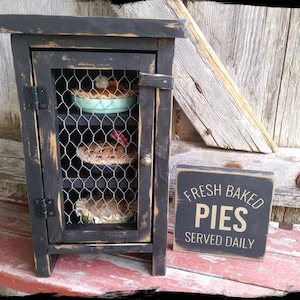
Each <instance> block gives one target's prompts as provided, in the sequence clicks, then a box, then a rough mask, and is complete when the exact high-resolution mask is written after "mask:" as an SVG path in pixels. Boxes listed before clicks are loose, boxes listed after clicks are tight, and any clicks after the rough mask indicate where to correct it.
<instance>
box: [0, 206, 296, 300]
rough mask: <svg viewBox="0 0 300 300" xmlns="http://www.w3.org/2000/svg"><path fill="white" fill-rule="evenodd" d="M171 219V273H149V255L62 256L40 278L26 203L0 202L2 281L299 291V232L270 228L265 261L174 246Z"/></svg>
mask: <svg viewBox="0 0 300 300" xmlns="http://www.w3.org/2000/svg"><path fill="white" fill-rule="evenodd" d="M173 224H174V222H173V216H172V212H171V217H170V222H169V236H168V239H169V245H168V250H167V274H166V276H164V277H154V276H151V275H150V267H151V265H150V262H149V261H147V257H146V256H133V255H130V256H129V255H128V256H126V255H123V256H122V255H108V254H103V253H100V254H97V255H96V254H81V255H60V256H59V259H58V261H57V263H56V265H55V268H54V271H53V274H52V276H51V277H50V278H37V277H36V276H35V270H34V263H33V248H32V240H31V236H30V233H31V232H30V231H31V230H30V223H29V214H28V207H26V206H24V205H20V204H14V203H8V202H1V201H0V240H1V244H0V285H1V286H5V287H8V288H12V289H17V290H20V291H23V292H27V293H30V294H36V293H58V294H59V295H68V296H101V295H102V296H103V295H105V293H111V292H118V291H122V293H133V292H135V291H137V290H143V289H157V290H159V291H170V292H189V293H191V292H192V293H209V294H222V295H227V296H237V297H260V296H265V295H281V294H283V293H285V292H290V291H300V280H299V274H300V271H299V270H300V231H292V230H291V231H287V230H283V229H276V228H274V227H271V226H270V229H269V235H268V242H267V251H266V255H265V258H264V260H263V261H253V260H246V259H237V258H226V257H221V256H210V255H206V254H205V255H204V254H200V253H190V252H189V253H184V252H175V251H173V250H172V243H173V240H172V239H173V236H172V233H173Z"/></svg>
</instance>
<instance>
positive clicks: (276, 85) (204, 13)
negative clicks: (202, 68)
mask: <svg viewBox="0 0 300 300" xmlns="http://www.w3.org/2000/svg"><path fill="white" fill-rule="evenodd" d="M187 8H188V10H189V12H190V14H191V15H192V16H193V18H194V20H195V22H196V23H197V24H198V26H199V27H200V28H201V30H202V32H203V34H204V35H205V37H206V38H207V40H208V42H209V43H210V44H211V46H212V48H213V49H214V51H215V52H216V54H217V55H218V57H220V60H221V61H222V63H223V64H224V66H225V67H226V69H227V70H228V72H229V73H230V75H231V76H232V78H233V80H234V81H235V82H236V84H237V85H238V86H239V88H240V90H241V91H242V92H243V93H244V95H245V98H246V99H247V100H248V102H249V104H250V105H251V107H252V108H253V110H254V112H255V114H256V116H257V117H258V119H259V120H260V121H261V122H262V124H263V125H264V126H265V127H266V129H267V131H268V132H269V133H270V134H271V136H272V137H273V138H274V140H275V142H276V143H278V145H279V146H281V147H298V146H299V145H300V144H299V141H300V139H299V135H298V141H297V142H296V141H295V138H294V137H296V136H297V135H295V133H293V132H291V130H292V128H289V129H288V130H287V131H288V134H285V135H284V133H283V132H282V135H281V134H280V132H279V129H280V127H281V126H282V125H283V126H284V127H287V126H288V124H289V125H290V126H291V127H294V128H297V127H298V126H297V122H296V119H294V115H296V113H297V111H298V108H295V107H294V108H293V109H294V112H293V114H292V119H290V117H291V114H289V113H288V114H289V118H285V119H283V116H282V113H283V112H284V111H285V112H287V111H288V108H287V107H285V105H284V102H285V101H288V102H289V103H290V102H292V103H293V102H296V101H297V100H296V99H297V98H298V97H295V96H296V95H295V94H294V92H295V87H296V84H294V87H293V89H294V92H292V91H290V94H289V95H287V97H285V95H284V94H283V92H284V91H285V92H287V90H288V89H289V85H290V83H289V81H288V80H285V79H283V78H282V77H286V76H289V77H290V78H291V79H292V80H296V81H298V80H297V78H298V75H297V74H298V72H297V69H298V67H297V61H298V60H294V62H293V67H292V68H286V67H285V66H284V62H285V64H289V63H291V62H292V60H291V59H290V58H292V57H290V58H289V57H286V51H287V46H286V45H287V43H288V46H290V49H289V48H288V50H289V52H290V54H289V55H290V56H292V55H296V53H297V47H298V46H299V45H298V44H299V43H298V40H299V33H297V31H298V28H299V26H297V25H296V24H297V21H296V20H295V19H291V17H290V14H291V12H292V11H295V12H296V11H297V10H296V9H291V8H284V7H280V8H278V7H277V8H276V7H267V6H251V5H234V4H225V3H218V2H215V1H189V2H188V6H187ZM220 20H222V21H220ZM290 26H292V27H294V28H295V30H294V31H293V33H289V27H290ZM296 28H297V30H296ZM288 34H289V35H288ZM297 35H298V38H297ZM293 47H294V48H293ZM286 79H287V78H286ZM295 83H296V82H295ZM282 89H283V90H282ZM292 107H293V105H291V109H292ZM277 109H278V110H279V111H277ZM278 117H279V118H280V119H278ZM280 120H281V121H280ZM282 122H283V123H284V124H282ZM287 136H289V138H293V139H294V141H293V142H292V141H291V140H290V141H289V142H288V141H287ZM291 136H292V137H291Z"/></svg>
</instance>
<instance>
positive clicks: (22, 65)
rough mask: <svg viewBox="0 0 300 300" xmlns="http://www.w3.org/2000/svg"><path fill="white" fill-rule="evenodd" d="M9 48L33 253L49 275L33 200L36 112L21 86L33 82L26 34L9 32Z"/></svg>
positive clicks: (38, 183)
mask: <svg viewBox="0 0 300 300" xmlns="http://www.w3.org/2000/svg"><path fill="white" fill-rule="evenodd" d="M12 50H13V59H14V66H15V73H16V82H17V88H18V95H19V101H20V110H21V127H22V139H23V147H24V157H25V169H26V180H27V191H28V200H29V208H30V217H31V224H32V236H33V245H34V256H35V264H36V271H37V275H38V276H50V274H51V269H52V267H51V265H52V262H55V257H54V256H53V257H51V256H50V255H49V254H48V235H47V227H46V220H45V219H44V218H42V217H37V216H36V215H35V205H34V203H35V201H36V200H39V199H43V198H44V189H43V177H42V169H41V161H40V150H39V137H38V128H37V120H36V112H35V111H34V110H31V109H26V106H25V99H24V94H23V88H24V87H30V86H32V85H33V79H32V72H31V60H30V49H29V45H28V41H27V38H26V37H25V36H14V35H12Z"/></svg>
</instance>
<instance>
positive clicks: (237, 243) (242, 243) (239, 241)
mask: <svg viewBox="0 0 300 300" xmlns="http://www.w3.org/2000/svg"><path fill="white" fill-rule="evenodd" d="M254 242H255V239H249V238H237V237H236V238H233V237H231V236H226V238H225V246H226V247H236V248H241V249H252V246H253V244H254Z"/></svg>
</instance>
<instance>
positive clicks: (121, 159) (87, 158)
mask: <svg viewBox="0 0 300 300" xmlns="http://www.w3.org/2000/svg"><path fill="white" fill-rule="evenodd" d="M77 156H78V157H79V158H80V159H81V160H82V161H83V162H86V163H89V164H96V165H106V164H129V163H131V162H133V161H134V160H135V159H136V156H137V153H136V151H134V150H129V147H126V148H125V147H124V146H122V145H120V144H118V143H115V142H111V143H108V142H94V143H90V144H87V145H84V146H81V147H79V148H78V149H77Z"/></svg>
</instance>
